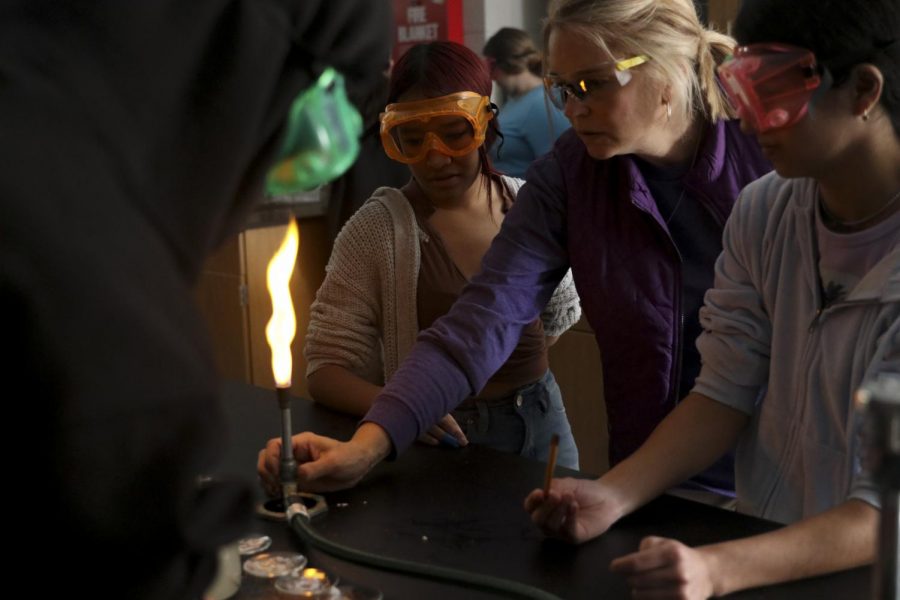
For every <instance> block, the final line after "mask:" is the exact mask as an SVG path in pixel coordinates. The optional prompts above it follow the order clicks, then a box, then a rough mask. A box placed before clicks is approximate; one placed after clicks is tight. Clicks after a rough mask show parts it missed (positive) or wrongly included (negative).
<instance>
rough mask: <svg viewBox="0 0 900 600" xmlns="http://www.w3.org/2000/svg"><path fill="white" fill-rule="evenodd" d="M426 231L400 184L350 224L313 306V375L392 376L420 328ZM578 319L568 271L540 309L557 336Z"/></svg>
mask: <svg viewBox="0 0 900 600" xmlns="http://www.w3.org/2000/svg"><path fill="white" fill-rule="evenodd" d="M504 183H505V184H506V186H507V187H508V188H509V190H510V191H511V192H512V193H513V195H515V194H516V193H517V192H518V191H519V188H520V187H521V185H522V183H524V182H523V181H522V180H521V179H514V178H511V177H504ZM425 235H426V234H425V233H424V232H423V231H421V229H420V228H419V226H418V224H417V222H416V217H415V214H414V213H413V209H412V206H411V205H410V203H409V200H407V198H406V196H404V195H403V193H402V192H401V191H400V190H398V189H396V188H389V187H382V188H378V189H377V190H376V191H375V193H374V194H372V197H371V198H369V200H367V201H366V203H365V204H364V205H363V206H362V207H361V208H360V209H359V210H358V211H357V212H356V213H355V214H354V215H353V216H352V217H351V218H350V220H349V221H347V223H346V225H344V227H343V229H341V232H340V233H339V234H338V236H337V239H336V240H335V242H334V249H333V250H332V253H331V258H330V259H329V260H328V265H327V266H326V267H325V281H324V282H323V283H322V286H321V287H320V288H319V291H318V292H317V293H316V299H315V301H314V302H313V304H312V307H311V308H310V321H309V328H308V331H307V334H306V344H305V346H304V356H305V357H306V361H307V368H306V375H307V376H309V375H311V374H312V373H314V372H315V371H316V370H318V369H320V368H321V367H323V366H325V365H338V366H341V367H344V368H346V369H347V370H349V371H350V372H352V373H354V374H356V375H357V376H359V377H362V378H364V379H366V380H367V381H371V382H373V383H377V384H379V385H380V384H383V383H384V382H385V381H387V380H388V379H390V377H391V375H392V374H393V373H394V371H396V370H397V367H398V366H399V365H400V363H401V361H402V360H403V358H404V357H405V356H406V355H407V354H408V353H409V351H410V350H411V349H412V346H413V344H414V343H415V341H416V336H417V334H418V332H419V329H418V317H417V313H416V283H417V281H418V275H419V264H420V255H419V240H420V238H421V236H425ZM580 317H581V305H580V304H579V300H578V295H577V293H576V291H575V282H574V280H573V279H572V272H571V271H569V272H567V273H566V275H565V277H564V278H563V280H562V282H560V284H559V286H558V287H557V288H556V291H555V292H554V293H553V297H552V298H551V299H550V302H549V303H548V304H547V308H546V309H545V310H544V312H543V313H542V314H541V319H542V321H543V323H544V331H545V333H546V335H548V336H558V335H560V334H562V333H563V332H564V331H566V330H567V329H569V328H570V327H571V326H572V325H574V324H575V323H576V322H577V321H578V319H579V318H580Z"/></svg>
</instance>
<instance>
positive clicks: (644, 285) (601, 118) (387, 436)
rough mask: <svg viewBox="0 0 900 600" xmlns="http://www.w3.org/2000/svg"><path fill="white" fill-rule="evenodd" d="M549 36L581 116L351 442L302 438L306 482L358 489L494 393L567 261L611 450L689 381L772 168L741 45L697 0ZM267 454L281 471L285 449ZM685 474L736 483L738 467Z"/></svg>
mask: <svg viewBox="0 0 900 600" xmlns="http://www.w3.org/2000/svg"><path fill="white" fill-rule="evenodd" d="M544 32H545V33H544V40H545V45H546V50H547V77H546V85H547V89H548V92H549V94H550V96H551V98H552V99H553V100H554V101H555V102H557V103H559V105H560V106H562V107H563V108H564V110H565V114H566V116H567V117H568V118H569V120H570V121H571V123H572V129H571V130H570V131H568V132H566V133H565V134H563V135H562V136H561V137H560V139H559V140H558V141H557V143H556V145H555V146H554V148H553V150H552V151H551V152H550V153H549V154H546V155H545V156H543V157H541V158H540V159H538V160H537V161H536V162H535V163H534V164H533V165H532V168H531V169H530V171H529V179H528V181H527V183H526V184H525V185H524V186H523V188H522V190H521V191H520V192H519V200H518V201H517V202H516V204H515V205H514V206H513V208H512V209H511V210H510V211H509V214H508V215H507V216H506V220H505V221H504V223H503V227H502V229H501V231H500V233H499V234H498V235H497V237H496V238H494V241H493V244H492V246H491V248H490V250H489V251H488V252H487V254H486V255H485V257H484V260H483V262H482V270H481V273H480V275H478V276H477V277H475V278H474V279H473V280H472V282H471V284H470V285H469V286H468V287H467V288H466V290H465V291H464V292H463V294H462V295H461V296H460V298H459V300H458V301H457V303H456V304H455V305H454V306H453V308H452V309H451V310H450V312H449V313H448V314H447V315H446V316H444V317H443V318H441V319H439V320H438V321H437V322H436V323H435V324H434V326H432V327H431V328H430V329H428V330H426V331H424V332H423V333H422V334H420V336H419V340H418V343H417V344H416V347H415V348H414V349H413V351H412V352H411V353H410V355H409V356H408V357H407V359H406V360H405V361H404V363H403V365H401V367H400V368H399V369H398V371H397V372H396V373H395V374H394V376H393V377H392V379H391V381H390V382H389V383H388V385H387V386H386V387H385V388H384V389H383V390H382V392H381V393H380V394H379V396H378V397H377V398H376V399H375V400H374V402H373V405H372V408H371V409H370V410H369V412H368V413H367V415H366V417H365V418H364V422H363V424H362V425H361V426H360V428H359V429H358V430H357V432H356V435H355V436H354V438H353V439H352V440H350V441H349V442H346V443H335V442H332V441H331V440H328V439H326V438H322V437H318V436H314V435H312V434H301V435H300V436H298V437H297V439H296V440H295V451H296V453H297V455H298V458H299V460H300V462H301V463H303V464H301V466H300V479H301V480H302V481H303V483H304V485H305V486H306V487H307V488H310V489H313V488H316V487H318V488H337V487H344V486H347V485H352V484H353V483H355V482H356V481H358V479H359V478H360V477H361V476H362V475H363V474H365V473H366V472H367V471H368V470H369V469H370V468H371V467H372V466H373V465H374V464H375V463H377V462H378V461H379V460H381V459H382V458H384V457H385V456H387V455H388V454H390V453H391V452H400V451H402V450H403V449H405V448H406V447H407V446H408V445H409V444H410V443H411V442H412V441H413V440H414V439H415V438H416V437H417V436H418V435H420V434H421V433H422V432H424V431H426V430H427V429H428V428H429V427H431V425H432V424H433V423H434V422H436V421H437V420H438V419H440V418H441V416H443V415H444V414H446V413H447V412H448V411H449V409H450V408H452V407H454V406H456V405H457V404H458V403H459V402H460V401H462V399H464V398H465V397H466V396H467V395H470V394H471V393H472V392H473V391H474V390H478V389H480V387H481V386H482V385H483V383H484V382H485V381H486V380H487V379H488V378H489V377H490V375H491V374H492V373H493V372H494V371H495V370H496V369H497V367H498V366H499V365H500V364H501V363H502V358H501V357H504V356H506V355H508V354H509V352H511V351H512V348H513V347H514V346H515V344H516V340H517V339H518V337H519V335H520V332H521V330H522V326H523V324H524V323H528V322H530V321H531V320H532V319H534V317H535V316H536V315H537V314H539V313H540V312H541V310H542V308H543V306H544V305H545V304H546V303H547V300H548V299H549V298H550V295H551V294H552V292H553V289H554V288H555V287H556V285H557V284H558V283H559V281H560V280H561V279H562V277H563V276H564V275H565V273H566V272H567V270H568V269H569V268H570V267H571V269H572V273H573V275H574V278H575V283H576V286H577V288H578V293H579V296H580V298H581V304H582V310H583V313H584V314H585V315H586V317H587V319H588V321H589V323H590V324H591V326H592V327H593V329H594V331H595V334H596V340H597V344H598V346H599V348H600V352H601V356H602V358H601V360H602V367H603V386H604V389H603V395H604V398H605V401H606V407H607V414H608V417H609V434H610V447H609V451H610V460H611V462H612V463H613V464H615V463H617V462H619V461H621V460H623V459H624V458H625V457H627V456H628V455H629V454H631V453H632V452H633V451H634V450H636V449H637V448H638V447H639V446H640V445H641V443H643V441H644V440H645V439H646V438H647V437H648V436H649V435H650V433H651V432H652V431H653V429H654V428H655V427H656V425H657V424H658V423H659V422H660V421H661V420H662V419H663V418H664V417H665V416H666V414H668V413H669V411H671V410H672V408H674V406H675V404H676V402H677V401H678V399H680V398H682V397H684V396H685V395H686V394H687V392H688V391H689V390H690V389H691V386H692V384H693V380H694V378H695V377H696V375H697V373H698V371H699V369H700V359H699V356H698V354H697V351H696V349H695V347H694V339H695V338H696V337H697V335H698V334H699V333H700V325H699V321H698V311H699V308H700V305H701V303H702V298H703V294H704V293H705V291H706V290H707V289H708V288H709V287H710V286H711V285H712V280H713V265H714V262H715V259H716V257H717V256H718V254H719V252H720V251H721V250H722V246H721V236H722V231H723V227H724V224H725V220H726V219H727V218H728V215H729V213H730V212H731V208H732V206H733V204H734V202H735V198H736V197H737V195H738V192H739V191H740V189H741V188H742V187H743V186H744V185H746V184H747V183H749V182H750V181H753V180H754V179H756V178H757V177H759V176H761V175H762V174H764V173H766V172H767V171H769V164H768V162H767V161H766V160H765V159H764V158H763V157H762V156H761V153H760V150H759V147H758V145H757V144H756V142H755V141H754V140H753V139H752V137H750V136H748V135H746V134H744V133H742V132H741V131H740V129H739V124H738V123H737V122H736V121H731V120H729V118H730V116H731V109H730V107H729V104H728V102H727V100H726V99H725V97H724V96H723V94H722V92H721V90H720V88H719V86H718V85H717V83H716V79H715V72H714V66H715V65H716V64H718V63H719V62H720V61H722V60H723V59H724V57H725V56H726V54H728V53H729V51H730V50H731V47H732V41H731V40H730V38H727V37H725V36H722V35H720V34H718V33H715V32H713V31H710V30H707V29H704V28H703V27H702V26H701V24H700V22H699V20H698V18H697V14H696V12H695V9H694V5H693V3H692V2H691V0H665V1H663V0H602V1H596V0H595V1H591V2H588V1H585V0H562V1H559V2H554V3H553V4H552V6H551V7H550V13H549V15H548V18H547V20H546V24H545V28H544ZM313 457H314V459H313ZM263 459H264V460H263V462H262V463H261V467H262V468H263V470H266V469H274V470H273V471H272V472H277V463H278V460H277V455H272V456H269V457H268V459H267V458H266V457H263ZM307 461H308V462H307ZM266 464H268V466H266ZM688 485H691V486H694V487H695V488H700V491H702V492H705V493H709V492H716V491H720V492H722V493H725V494H727V493H729V491H730V490H731V489H733V488H732V486H733V469H732V466H731V464H730V463H729V462H728V461H727V460H726V461H724V462H723V463H721V464H719V465H716V466H714V467H713V468H712V470H710V471H708V472H706V473H705V474H702V475H701V476H699V477H698V478H696V479H695V480H693V482H691V483H690V484H688Z"/></svg>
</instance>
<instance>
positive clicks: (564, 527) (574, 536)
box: [525, 436, 623, 544]
mask: <svg viewBox="0 0 900 600" xmlns="http://www.w3.org/2000/svg"><path fill="white" fill-rule="evenodd" d="M558 445H559V437H558V436H553V439H552V440H551V441H550V452H549V457H548V461H547V469H546V472H545V474H544V487H543V488H542V489H536V490H533V491H532V492H531V493H530V494H528V496H527V497H526V498H525V510H526V511H528V512H529V513H530V514H531V520H532V521H533V522H534V523H535V524H536V525H537V526H538V527H540V528H541V530H542V531H543V532H544V533H545V534H546V535H548V536H551V537H557V538H561V539H563V540H566V541H569V542H573V543H576V544H577V543H581V542H584V541H587V540H589V539H591V538H594V537H596V536H598V535H600V534H602V533H603V532H605V531H606V530H607V529H609V527H610V526H611V525H612V524H613V523H615V522H616V521H617V520H618V519H619V518H620V517H621V516H622V515H623V511H622V510H621V509H620V507H619V505H618V503H617V502H616V501H615V498H616V495H615V494H614V493H612V492H613V491H612V490H610V489H608V486H607V485H605V484H604V483H603V482H602V481H600V480H592V479H575V478H571V477H564V478H561V479H553V471H554V470H555V468H556V455H557V450H558Z"/></svg>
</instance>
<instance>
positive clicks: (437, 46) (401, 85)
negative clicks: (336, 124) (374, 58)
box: [387, 41, 505, 201]
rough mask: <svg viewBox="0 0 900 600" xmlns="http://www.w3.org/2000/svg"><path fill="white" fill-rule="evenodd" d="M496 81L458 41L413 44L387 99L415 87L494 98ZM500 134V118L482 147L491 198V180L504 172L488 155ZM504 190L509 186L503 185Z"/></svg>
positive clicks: (435, 94)
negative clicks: (493, 88) (498, 168)
mask: <svg viewBox="0 0 900 600" xmlns="http://www.w3.org/2000/svg"><path fill="white" fill-rule="evenodd" d="M492 84H493V82H492V81H491V74H490V71H488V68H487V64H486V63H485V62H484V60H482V58H481V57H480V56H478V55H477V54H475V53H474V52H472V51H471V50H469V49H468V48H466V47H465V46H463V45H461V44H457V43H456V42H445V41H440V42H430V43H427V44H418V45H416V46H413V47H412V48H410V49H409V50H407V51H406V52H405V53H404V54H403V56H401V57H400V59H399V60H398V61H397V63H396V64H395V65H394V68H393V69H392V70H391V81H390V83H389V84H388V100H387V101H388V104H390V103H392V102H397V99H398V98H400V96H402V95H403V94H405V93H406V92H407V91H409V90H411V89H413V88H416V89H417V90H419V91H420V92H421V93H422V94H423V95H424V96H425V97H426V98H439V97H440V96H446V95H448V94H454V93H456V92H475V93H476V94H481V95H482V96H488V97H490V95H491V86H492ZM499 133H500V130H499V128H498V126H497V119H496V118H494V119H491V120H490V121H488V127H487V132H486V133H485V138H484V143H483V144H482V145H481V147H480V148H478V158H479V161H480V163H481V174H482V175H483V176H484V177H485V182H484V183H485V185H487V189H488V200H489V201H490V197H491V187H492V186H491V185H489V183H490V181H491V180H494V181H497V182H499V181H500V173H499V172H497V171H495V170H494V167H493V165H492V164H491V159H490V158H488V148H490V147H491V144H493V143H494V140H496V139H497V136H498V135H499ZM501 189H505V187H504V186H501Z"/></svg>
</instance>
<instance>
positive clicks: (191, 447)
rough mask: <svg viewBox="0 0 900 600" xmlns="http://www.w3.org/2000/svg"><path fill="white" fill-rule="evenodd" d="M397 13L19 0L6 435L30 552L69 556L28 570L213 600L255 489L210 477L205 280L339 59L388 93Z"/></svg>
mask: <svg viewBox="0 0 900 600" xmlns="http://www.w3.org/2000/svg"><path fill="white" fill-rule="evenodd" d="M389 22H390V11H389V3H388V2H387V1H376V0H293V1H290V2H288V1H287V0H284V1H279V0H134V1H132V0H93V1H91V0H84V1H79V0H5V1H4V2H2V3H0V311H2V313H0V314H2V317H0V318H2V327H0V338H2V342H3V346H4V347H5V348H6V352H4V355H5V356H7V358H5V359H2V360H0V364H2V365H3V366H2V368H0V373H2V381H3V385H4V388H5V391H4V393H3V399H4V402H3V405H4V411H5V419H4V420H5V422H6V423H7V427H6V436H5V438H6V440H5V443H4V447H5V450H6V453H5V455H6V456H7V457H8V462H7V466H8V468H10V470H8V471H7V480H8V481H9V482H10V484H12V485H11V489H19V490H21V492H22V493H21V495H22V497H26V496H28V497H30V498H31V500H30V501H29V502H28V505H29V507H30V508H31V509H32V510H33V511H34V513H33V514H34V515H35V518H34V519H28V520H26V521H25V523H24V525H25V526H26V527H27V529H28V535H27V537H22V538H17V539H21V540H23V544H24V546H25V547H22V546H17V547H16V548H13V550H21V551H23V552H28V551H31V550H38V549H42V551H43V552H44V553H47V554H49V553H52V555H53V556H54V557H55V559H54V560H50V559H49V558H48V559H47V562H44V563H41V562H40V561H38V560H36V559H35V560H30V559H25V561H23V563H24V564H23V566H22V567H21V568H22V571H19V573H18V574H19V575H20V576H33V577H34V579H31V580H32V581H41V580H43V581H44V582H45V583H48V584H53V583H54V582H55V583H57V584H60V582H62V583H63V584H64V585H66V586H67V587H66V589H68V590H70V591H71V590H73V589H78V590H81V591H87V595H88V596H92V597H96V596H107V595H108V596H115V597H117V598H181V597H185V598H191V597H193V598H196V597H199V596H200V594H201V593H202V590H203V589H204V586H205V585H206V583H207V582H208V581H209V579H210V578H211V576H212V573H213V569H214V566H215V548H216V547H217V546H218V545H220V544H222V543H224V542H226V541H228V540H230V539H234V537H235V536H236V535H237V534H239V533H242V527H243V525H244V523H245V520H246V518H247V514H248V509H249V492H248V490H246V489H245V488H243V487H241V486H236V485H233V486H228V485H219V486H213V487H211V488H209V489H206V490H204V491H198V488H197V486H196V481H195V478H196V475H197V474H199V473H203V472H205V471H206V470H207V469H209V468H210V466H211V465H213V464H214V463H215V460H216V458H217V457H218V456H219V455H220V454H221V452H222V448H223V444H224V443H226V441H225V440H224V439H223V438H224V436H223V433H224V426H223V414H222V410H221V407H220V406H219V404H218V385H219V383H218V378H217V374H216V371H215V367H214V365H213V362H212V359H211V351H210V348H209V342H208V339H207V334H206V332H205V330H204V327H203V325H202V319H201V318H200V316H199V315H198V313H197V310H196V308H195V306H194V304H193V301H192V292H191V287H192V285H193V284H194V283H195V281H196V278H197V276H198V274H199V271H200V268H201V265H202V264H203V261H204V259H205V257H206V256H207V255H208V253H209V252H210V251H211V250H212V249H213V248H214V247H215V246H216V245H217V243H219V242H220V241H222V240H223V239H224V238H225V237H226V236H227V235H229V234H231V233H234V232H235V231H236V230H237V229H238V228H239V225H240V223H241V222H242V219H243V218H244V217H245V216H246V214H247V211H248V208H249V207H250V206H251V205H252V203H253V202H254V201H255V200H256V199H258V198H259V197H261V193H262V192H261V190H262V180H263V176H264V174H265V171H266V169H267V167H268V166H269V164H270V162H271V161H272V159H273V153H274V151H275V150H276V148H277V145H278V142H279V136H280V133H281V130H282V127H283V124H284V116H285V114H286V112H287V109H288V107H289V105H290V102H291V100H292V99H293V98H294V97H295V96H296V94H297V93H298V92H300V91H301V90H302V89H304V88H305V87H307V86H308V85H309V83H310V81H311V78H312V77H313V76H314V74H315V73H316V72H317V71H318V70H319V69H321V68H322V67H324V66H326V65H333V66H335V67H336V68H338V69H339V70H341V71H342V72H343V73H344V74H345V75H346V76H347V77H348V78H349V79H351V80H357V81H362V82H363V85H365V82H366V81H371V82H372V83H374V82H375V81H376V80H377V77H378V76H379V71H380V69H381V68H382V64H383V63H384V61H385V59H386V57H387V56H388V52H389V36H388V29H389ZM20 486H21V487H20ZM14 526H15V524H14ZM32 556H33V555H32ZM73 573H77V577H74V578H69V577H71V575H72V574H73ZM72 585H74V586H75V587H74V588H73V587H69V586H72ZM49 589H51V590H52V589H54V588H53V587H51V588H49ZM48 594H49V591H48Z"/></svg>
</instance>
